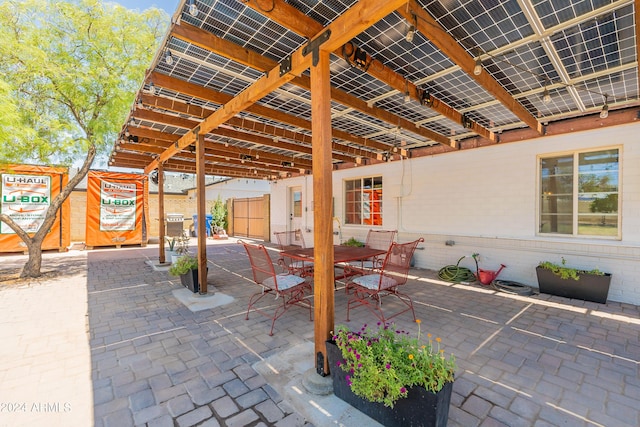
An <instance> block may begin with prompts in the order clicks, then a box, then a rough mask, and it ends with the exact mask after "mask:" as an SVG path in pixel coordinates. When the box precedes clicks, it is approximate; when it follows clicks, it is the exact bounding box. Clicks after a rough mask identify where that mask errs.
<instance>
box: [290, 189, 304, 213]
mask: <svg viewBox="0 0 640 427" xmlns="http://www.w3.org/2000/svg"><path fill="white" fill-rule="evenodd" d="M292 197H293V217H294V218H302V191H299V190H294V191H293V193H292Z"/></svg>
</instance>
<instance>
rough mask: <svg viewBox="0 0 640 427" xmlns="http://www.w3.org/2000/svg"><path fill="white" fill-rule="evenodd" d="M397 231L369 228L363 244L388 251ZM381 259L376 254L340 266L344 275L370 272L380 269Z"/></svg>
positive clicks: (347, 290) (346, 289) (346, 290)
mask: <svg viewBox="0 0 640 427" xmlns="http://www.w3.org/2000/svg"><path fill="white" fill-rule="evenodd" d="M397 233H398V231H397V230H369V232H368V233H367V239H366V240H365V243H364V246H365V247H366V248H372V249H380V250H383V251H388V250H389V248H390V247H391V245H392V244H393V241H394V240H395V237H396V234H397ZM383 260H384V258H381V257H379V256H377V257H373V258H369V259H365V260H361V261H355V262H350V263H347V264H344V265H342V266H341V267H342V268H344V275H345V276H346V277H349V276H354V275H358V274H370V273H373V272H374V270H378V269H380V267H381V266H382V261H383ZM345 292H347V293H348V292H349V289H348V288H347V287H345Z"/></svg>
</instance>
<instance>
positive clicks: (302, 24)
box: [217, 0, 495, 150]
mask: <svg viewBox="0 0 640 427" xmlns="http://www.w3.org/2000/svg"><path fill="white" fill-rule="evenodd" d="M258 1H259V0H253V1H249V2H248V3H247V5H248V6H249V7H251V8H252V9H254V10H255V11H256V12H258V13H264V12H263V9H262V8H261V6H260V4H259V3H258ZM268 16H269V19H272V20H274V21H276V22H277V23H278V24H280V25H282V26H284V27H285V28H288V29H289V30H291V31H294V32H296V33H298V34H302V35H304V36H306V37H311V36H313V35H314V34H317V33H318V32H319V31H321V30H322V24H320V23H319V22H317V21H315V20H314V19H313V18H311V17H310V16H307V15H305V14H303V13H302V12H300V11H299V10H298V9H296V8H294V7H293V6H291V5H289V4H288V3H285V2H284V1H282V0H274V3H273V11H272V12H270V13H269V14H268ZM228 43H230V42H228ZM351 47H352V48H353V46H352V45H351ZM345 48H346V46H345V45H343V46H340V47H338V48H337V49H335V50H334V51H333V53H334V54H335V55H336V56H338V57H339V58H342V57H344V54H343V52H344V51H345ZM352 50H353V51H354V52H353V54H352V56H351V58H352V61H353V56H354V55H355V49H352ZM217 53H219V54H220V55H224V53H223V52H217ZM366 55H367V63H369V64H370V65H369V67H368V68H367V70H366V71H365V72H366V73H367V74H370V75H371V76H373V77H375V78H377V79H378V80H380V81H382V82H384V83H385V84H387V85H389V86H390V87H392V88H393V89H396V90H397V91H399V92H401V93H405V91H408V92H409V96H410V97H411V98H412V99H414V100H416V101H418V102H420V101H421V99H420V98H419V97H418V88H417V87H416V85H414V84H413V83H411V82H409V81H407V80H406V78H405V77H403V76H401V75H400V74H398V73H396V72H395V71H393V70H392V69H391V68H389V67H387V66H386V65H384V64H383V63H382V62H380V61H378V60H375V59H374V58H373V57H371V55H369V54H366ZM240 60H242V58H241V59H240ZM245 65H249V64H245ZM249 66H250V65H249ZM302 77H304V76H302ZM294 82H295V81H294ZM292 83H293V82H292ZM331 96H332V98H333V99H335V100H336V101H338V102H342V103H344V102H346V101H345V100H344V98H343V97H341V96H340V95H339V94H338V93H336V92H335V89H332V93H331ZM340 98H342V100H340ZM431 99H432V102H431V104H430V105H428V108H431V109H432V110H434V111H436V112H437V113H439V114H442V115H443V116H444V117H447V118H448V119H450V120H452V121H454V122H456V123H461V122H462V114H461V113H460V112H458V111H457V110H455V109H454V108H453V107H451V106H449V105H447V104H446V103H445V102H444V101H442V100H439V99H437V98H435V97H434V96H431ZM361 102H364V101H361ZM365 104H366V103H365ZM345 105H348V104H345ZM352 108H355V109H358V110H360V111H362V112H364V113H366V114H371V115H372V116H373V117H376V118H378V119H380V120H383V121H386V122H388V123H392V124H394V125H395V126H399V127H401V128H403V129H405V130H408V131H410V132H414V133H417V134H419V135H421V136H424V137H426V138H429V139H432V140H433V141H436V142H438V143H440V144H442V145H443V146H444V147H446V148H447V149H448V150H449V149H450V148H451V145H452V142H451V141H450V140H449V138H447V137H445V136H444V135H441V134H438V133H437V132H433V131H431V130H429V129H425V128H416V126H415V124H414V123H412V122H409V123H410V124H408V123H407V122H408V121H406V120H404V119H402V120H401V121H399V122H398V121H396V120H393V119H391V118H390V117H387V118H383V117H378V116H376V115H375V111H377V110H382V109H380V108H375V107H368V108H367V109H366V110H363V109H361V107H357V106H352ZM382 111H385V110H382ZM387 113H388V112H387ZM389 114H390V113H389ZM393 116H395V117H398V116H396V115H393ZM418 129H419V130H418ZM471 130H472V131H473V132H476V133H477V134H479V135H481V136H483V137H485V138H489V139H490V140H494V139H495V135H493V132H491V131H490V130H488V129H486V128H485V127H483V126H482V125H480V124H478V123H476V122H472V126H471Z"/></svg>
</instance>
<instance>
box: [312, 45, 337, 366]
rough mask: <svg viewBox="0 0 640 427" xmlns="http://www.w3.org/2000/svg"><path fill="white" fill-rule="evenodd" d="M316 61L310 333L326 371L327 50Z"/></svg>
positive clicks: (329, 287)
mask: <svg viewBox="0 0 640 427" xmlns="http://www.w3.org/2000/svg"><path fill="white" fill-rule="evenodd" d="M318 55H319V60H318V63H317V65H315V66H312V67H311V115H312V117H313V122H312V130H313V137H312V140H311V144H312V150H313V166H312V167H313V224H314V231H313V242H314V251H313V263H314V274H313V281H314V298H313V304H314V316H315V322H314V326H315V328H314V336H315V352H314V354H315V355H316V358H315V360H314V362H316V361H317V360H318V359H317V356H318V353H322V354H323V360H324V366H322V371H321V370H320V368H321V367H320V366H318V365H316V371H317V372H318V373H321V374H327V373H329V364H328V363H327V357H326V350H325V344H324V343H325V341H326V340H327V339H328V338H329V337H330V335H331V331H333V329H334V301H333V298H334V265H333V224H332V221H333V220H332V216H331V205H332V203H331V201H332V195H333V191H332V187H333V184H332V177H331V175H332V171H333V164H332V161H331V158H332V156H331V143H332V141H331V86H330V81H329V77H330V69H329V64H330V61H329V52H326V51H322V50H320V51H319V52H318Z"/></svg>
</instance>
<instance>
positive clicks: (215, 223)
mask: <svg viewBox="0 0 640 427" xmlns="http://www.w3.org/2000/svg"><path fill="white" fill-rule="evenodd" d="M211 216H212V217H213V220H212V221H211V225H212V227H213V230H212V231H213V232H214V233H216V234H218V233H219V232H220V230H226V229H227V204H226V203H225V202H223V201H222V198H221V197H220V195H219V194H218V198H217V199H216V200H215V201H214V202H213V206H211Z"/></svg>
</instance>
